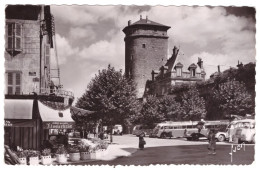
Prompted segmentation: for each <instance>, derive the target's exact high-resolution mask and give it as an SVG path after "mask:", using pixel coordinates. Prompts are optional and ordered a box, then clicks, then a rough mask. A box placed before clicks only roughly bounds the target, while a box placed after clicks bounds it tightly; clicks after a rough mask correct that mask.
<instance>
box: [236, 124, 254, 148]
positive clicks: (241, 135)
mask: <svg viewBox="0 0 260 172" xmlns="http://www.w3.org/2000/svg"><path fill="white" fill-rule="evenodd" d="M232 139H233V141H235V142H238V143H241V142H246V143H255V120H254V119H244V120H239V121H238V122H237V123H236V125H235V131H234V135H233V136H232Z"/></svg>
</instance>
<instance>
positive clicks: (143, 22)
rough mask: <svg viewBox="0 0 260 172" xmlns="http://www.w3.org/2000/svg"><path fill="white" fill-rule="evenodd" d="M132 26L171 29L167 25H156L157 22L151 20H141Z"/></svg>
mask: <svg viewBox="0 0 260 172" xmlns="http://www.w3.org/2000/svg"><path fill="white" fill-rule="evenodd" d="M131 25H152V26H163V27H169V28H170V26H166V25H163V24H160V23H156V22H154V21H152V20H149V19H140V20H139V21H137V22H135V23H133V24H131ZM131 25H130V26H131Z"/></svg>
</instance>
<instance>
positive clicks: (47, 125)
mask: <svg viewBox="0 0 260 172" xmlns="http://www.w3.org/2000/svg"><path fill="white" fill-rule="evenodd" d="M38 107H39V112H40V116H41V119H42V121H43V129H72V128H73V127H74V124H75V122H74V120H73V119H72V118H71V113H70V108H68V109H66V110H54V109H51V108H50V107H48V106H45V105H44V104H43V103H41V102H40V101H39V102H38Z"/></svg>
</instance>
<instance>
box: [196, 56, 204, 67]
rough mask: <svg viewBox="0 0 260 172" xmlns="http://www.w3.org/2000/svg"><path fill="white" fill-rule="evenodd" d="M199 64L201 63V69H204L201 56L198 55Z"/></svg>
mask: <svg viewBox="0 0 260 172" xmlns="http://www.w3.org/2000/svg"><path fill="white" fill-rule="evenodd" d="M197 64H198V65H199V67H200V68H201V69H203V61H202V60H201V58H200V57H198V63H197Z"/></svg>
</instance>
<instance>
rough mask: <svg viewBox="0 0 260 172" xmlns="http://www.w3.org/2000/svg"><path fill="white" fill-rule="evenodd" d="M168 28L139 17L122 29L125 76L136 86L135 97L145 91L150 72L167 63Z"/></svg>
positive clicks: (139, 96) (140, 95)
mask: <svg viewBox="0 0 260 172" xmlns="http://www.w3.org/2000/svg"><path fill="white" fill-rule="evenodd" d="M169 28H170V27H169V26H165V25H162V24H159V23H156V22H153V21H151V20H149V19H148V17H146V18H145V19H143V18H142V16H140V20H139V21H137V22H135V23H133V24H132V23H131V21H128V26H126V27H125V28H124V29H123V32H124V33H125V38H124V40H125V74H126V77H127V78H131V79H133V81H134V82H135V83H136V84H137V97H138V98H141V97H142V96H143V94H144V91H145V84H146V81H147V80H149V79H151V70H156V69H158V68H159V67H160V66H162V65H163V64H165V63H166V61H167V51H168V35H167V30H168V29H169Z"/></svg>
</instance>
